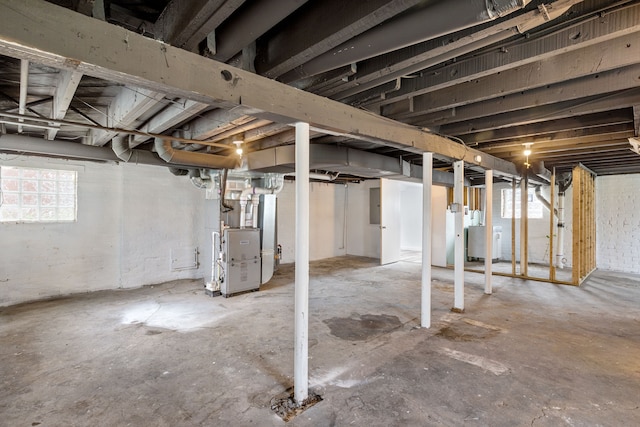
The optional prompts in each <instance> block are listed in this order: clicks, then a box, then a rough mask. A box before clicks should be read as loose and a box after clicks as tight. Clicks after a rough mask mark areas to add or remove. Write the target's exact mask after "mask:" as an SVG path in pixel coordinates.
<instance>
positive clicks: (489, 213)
mask: <svg viewBox="0 0 640 427" xmlns="http://www.w3.org/2000/svg"><path fill="white" fill-rule="evenodd" d="M484 187H485V189H484V218H485V220H484V226H485V228H486V232H487V235H486V242H487V245H486V251H485V256H484V293H485V294H487V295H491V293H492V292H493V289H492V284H491V274H492V268H493V171H492V170H491V169H489V170H487V171H485V175H484Z"/></svg>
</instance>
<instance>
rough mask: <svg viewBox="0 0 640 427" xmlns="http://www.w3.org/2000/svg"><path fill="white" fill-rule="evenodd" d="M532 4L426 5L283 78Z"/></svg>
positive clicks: (524, 0) (511, 0) (469, 1)
mask: <svg viewBox="0 0 640 427" xmlns="http://www.w3.org/2000/svg"><path fill="white" fill-rule="evenodd" d="M530 1H531V0H447V1H437V2H433V1H431V2H427V4H426V5H425V6H422V7H421V8H419V9H412V10H410V11H408V12H407V13H404V14H402V15H400V16H398V17H397V18H395V19H392V20H390V21H389V22H385V23H383V24H381V25H378V26H377V27H374V28H372V29H371V30H369V31H366V32H364V33H362V34H361V35H359V36H356V37H354V38H352V39H351V40H348V41H346V42H344V43H342V44H341V45H339V46H336V47H334V48H333V49H331V50H329V51H327V52H325V53H323V54H322V55H319V56H317V57H315V58H314V59H312V60H311V61H308V62H306V63H305V64H302V65H300V66H299V67H297V68H295V69H293V70H291V71H289V72H288V73H285V74H284V75H282V76H281V77H280V78H278V80H280V81H283V82H286V83H289V82H292V81H295V80H298V79H301V78H304V77H309V76H313V75H316V74H320V73H323V72H326V71H330V70H333V69H336V68H339V67H343V66H345V65H349V64H353V63H355V62H358V61H362V60H365V59H369V58H372V57H374V56H378V55H382V54H384V53H387V52H391V51H392V50H396V49H401V48H403V47H407V46H410V45H413V44H416V43H421V42H424V41H427V40H431V39H434V38H436V37H440V36H443V35H446V34H450V33H454V32H456V31H460V30H463V29H465V28H469V27H473V26H475V25H479V24H482V23H485V22H489V21H492V20H494V19H496V18H499V17H502V16H505V15H508V14H510V13H513V12H515V11H518V10H521V9H523V8H524V7H525V6H526V5H527V4H528V3H529V2H530Z"/></svg>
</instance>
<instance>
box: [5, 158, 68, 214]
mask: <svg viewBox="0 0 640 427" xmlns="http://www.w3.org/2000/svg"><path fill="white" fill-rule="evenodd" d="M77 179H78V173H77V172H76V171H70V170H55V169H28V168H22V167H12V166H0V222H71V221H76V219H77V196H76V191H77Z"/></svg>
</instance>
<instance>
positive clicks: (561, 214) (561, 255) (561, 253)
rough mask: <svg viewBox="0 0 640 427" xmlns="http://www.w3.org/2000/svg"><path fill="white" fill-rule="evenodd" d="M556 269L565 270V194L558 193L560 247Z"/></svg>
mask: <svg viewBox="0 0 640 427" xmlns="http://www.w3.org/2000/svg"><path fill="white" fill-rule="evenodd" d="M556 250H557V251H558V252H557V253H556V267H557V268H564V192H560V193H558V246H557V249H556Z"/></svg>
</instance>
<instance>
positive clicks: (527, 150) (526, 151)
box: [522, 142, 533, 169]
mask: <svg viewBox="0 0 640 427" xmlns="http://www.w3.org/2000/svg"><path fill="white" fill-rule="evenodd" d="M522 145H524V151H523V152H522V154H524V157H525V161H524V165H525V166H526V167H527V169H528V168H529V166H531V164H530V163H529V156H530V155H531V146H532V145H533V142H525V143H524V144H522Z"/></svg>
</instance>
